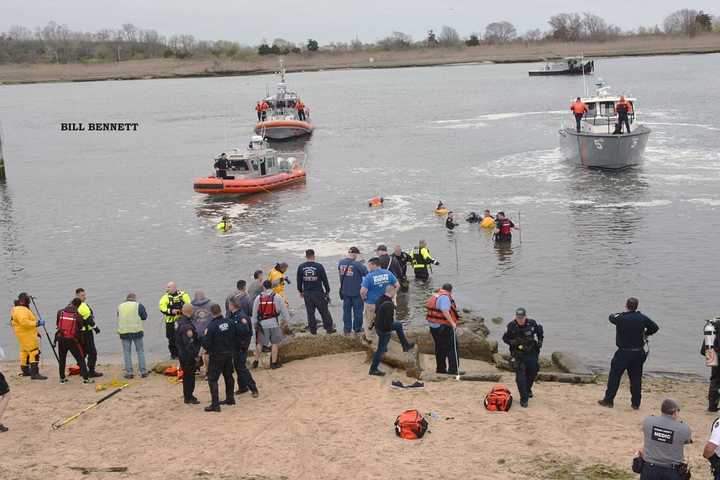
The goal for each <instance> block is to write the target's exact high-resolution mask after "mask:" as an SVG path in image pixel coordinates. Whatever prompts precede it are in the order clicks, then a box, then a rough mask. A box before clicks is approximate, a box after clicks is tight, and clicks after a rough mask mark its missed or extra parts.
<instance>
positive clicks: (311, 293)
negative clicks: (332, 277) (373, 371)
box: [297, 248, 336, 335]
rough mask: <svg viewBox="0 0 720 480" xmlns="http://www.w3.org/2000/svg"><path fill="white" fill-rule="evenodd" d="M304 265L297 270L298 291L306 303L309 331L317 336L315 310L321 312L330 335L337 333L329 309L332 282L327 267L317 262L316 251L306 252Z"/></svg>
mask: <svg viewBox="0 0 720 480" xmlns="http://www.w3.org/2000/svg"><path fill="white" fill-rule="evenodd" d="M305 259H306V261H305V262H304V263H301V264H300V265H299V266H298V268H297V289H298V293H299V294H300V298H302V299H303V300H304V301H305V310H307V320H308V329H309V330H310V333H311V334H312V335H317V318H315V310H317V311H318V312H320V317H321V318H322V322H323V328H325V332H326V333H327V334H328V335H329V334H332V333H335V332H336V330H335V327H334V326H333V318H332V315H331V314H330V310H329V309H328V303H329V301H330V282H329V281H328V277H327V273H326V272H325V267H323V266H322V265H321V264H319V263H318V262H316V261H315V250H313V249H311V248H310V249H307V250H305Z"/></svg>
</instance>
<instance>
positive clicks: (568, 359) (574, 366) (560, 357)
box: [552, 352, 594, 375]
mask: <svg viewBox="0 0 720 480" xmlns="http://www.w3.org/2000/svg"><path fill="white" fill-rule="evenodd" d="M552 361H553V363H554V364H555V365H556V366H557V367H558V368H559V369H560V371H562V372H565V373H574V374H578V375H594V372H593V371H592V370H590V368H589V367H588V366H587V365H586V364H585V362H583V360H582V359H581V358H580V357H579V356H577V355H575V354H574V353H568V352H553V354H552Z"/></svg>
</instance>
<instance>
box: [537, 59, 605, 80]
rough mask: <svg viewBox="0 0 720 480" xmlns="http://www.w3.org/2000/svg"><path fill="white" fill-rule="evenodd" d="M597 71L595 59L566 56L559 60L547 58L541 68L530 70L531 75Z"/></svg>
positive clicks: (585, 73) (573, 73)
mask: <svg viewBox="0 0 720 480" xmlns="http://www.w3.org/2000/svg"><path fill="white" fill-rule="evenodd" d="M594 71H595V61H594V60H588V59H586V58H584V57H566V58H563V59H558V60H545V65H544V66H543V68H541V69H539V70H530V71H529V72H528V75H530V76H531V77H537V76H545V75H589V74H591V73H593V72H594Z"/></svg>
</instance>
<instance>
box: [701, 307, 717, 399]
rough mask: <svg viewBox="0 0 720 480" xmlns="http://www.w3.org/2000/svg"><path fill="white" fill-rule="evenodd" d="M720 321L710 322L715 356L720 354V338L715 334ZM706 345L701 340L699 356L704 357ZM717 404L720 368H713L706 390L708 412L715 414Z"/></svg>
mask: <svg viewBox="0 0 720 480" xmlns="http://www.w3.org/2000/svg"><path fill="white" fill-rule="evenodd" d="M719 321H720V319H717V318H716V319H715V320H714V321H713V322H712V325H713V328H714V329H715V332H716V334H715V343H713V346H712V347H711V348H712V349H713V350H714V351H715V355H718V354H720V336H719V335H717V333H718V332H719V331H720V329H719V328H718V326H720V325H719V323H720V322H719ZM707 348H708V347H707V345H705V341H704V339H703V343H702V345H701V346H700V355H702V356H703V357H704V356H705V353H706V350H707ZM718 403H720V366H715V367H712V368H711V369H710V386H709V388H708V412H717V411H718Z"/></svg>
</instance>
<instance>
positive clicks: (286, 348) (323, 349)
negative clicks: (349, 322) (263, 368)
mask: <svg viewBox="0 0 720 480" xmlns="http://www.w3.org/2000/svg"><path fill="white" fill-rule="evenodd" d="M366 349H367V347H366V346H365V345H364V344H363V342H362V340H360V338H359V337H356V336H344V335H338V334H334V335H325V334H322V333H321V334H318V335H310V334H309V333H298V334H296V335H294V336H292V337H285V339H284V340H283V341H282V343H281V344H280V361H282V362H283V363H284V362H292V361H293V360H303V359H305V358H311V357H320V356H322V355H334V354H337V353H347V352H363V351H365V350H366Z"/></svg>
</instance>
